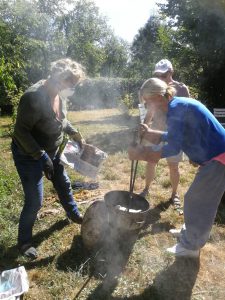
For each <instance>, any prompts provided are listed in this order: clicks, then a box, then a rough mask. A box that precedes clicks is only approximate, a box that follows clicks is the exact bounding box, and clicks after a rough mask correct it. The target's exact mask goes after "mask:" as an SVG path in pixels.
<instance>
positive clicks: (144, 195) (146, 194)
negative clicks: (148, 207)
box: [139, 188, 149, 198]
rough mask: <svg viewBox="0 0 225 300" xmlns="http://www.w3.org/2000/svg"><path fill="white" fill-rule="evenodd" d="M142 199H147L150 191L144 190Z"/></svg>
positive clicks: (141, 194)
mask: <svg viewBox="0 0 225 300" xmlns="http://www.w3.org/2000/svg"><path fill="white" fill-rule="evenodd" d="M139 195H140V196H141V197H143V198H145V197H147V196H148V195H149V190H148V189H146V188H145V189H143V191H142V192H141V193H140V194H139Z"/></svg>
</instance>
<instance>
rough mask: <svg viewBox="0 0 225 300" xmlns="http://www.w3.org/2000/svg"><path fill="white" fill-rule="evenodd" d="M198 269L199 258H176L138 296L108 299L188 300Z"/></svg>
mask: <svg viewBox="0 0 225 300" xmlns="http://www.w3.org/2000/svg"><path fill="white" fill-rule="evenodd" d="M199 268H200V261H199V258H198V259H188V258H177V259H176V260H175V261H174V263H173V264H172V265H171V266H169V267H168V268H167V269H166V270H163V271H162V272H160V273H159V274H157V275H156V277H155V280H154V282H153V284H152V285H151V286H149V287H147V288H146V289H145V290H144V292H143V293H141V294H140V295H136V296H131V297H110V298H108V299H111V300H190V299H191V295H192V289H193V287H194V284H195V282H196V278H197V275H198V272H199ZM94 299H96V300H97V298H93V300H94ZM105 299H107V298H105Z"/></svg>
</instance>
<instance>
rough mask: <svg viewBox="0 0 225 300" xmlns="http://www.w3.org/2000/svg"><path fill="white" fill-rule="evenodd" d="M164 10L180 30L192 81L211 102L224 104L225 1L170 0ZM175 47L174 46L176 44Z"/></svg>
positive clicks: (163, 6)
mask: <svg viewBox="0 0 225 300" xmlns="http://www.w3.org/2000/svg"><path fill="white" fill-rule="evenodd" d="M161 11H162V12H163V13H164V14H165V15H166V16H167V17H169V18H170V22H169V25H170V26H171V27H173V28H174V30H175V31H176V32H177V33H178V34H177V38H176V44H180V45H181V46H182V47H179V48H178V49H179V51H180V50H182V49H184V50H185V51H183V53H182V60H181V62H182V63H183V65H185V67H186V74H188V73H189V74H190V76H189V78H190V77H192V81H191V83H194V82H195V84H194V85H195V86H196V85H197V86H198V87H199V92H200V95H199V96H200V97H201V98H202V99H203V100H204V99H207V101H205V102H206V103H207V104H208V106H218V107H221V106H224V104H223V102H224V101H223V100H224V96H225V87H224V84H223V83H224V80H225V40H224V38H223V37H224V36H225V5H224V1H223V0H216V1H213V2H212V1H209V0H205V1H200V0H197V1H196V0H189V1H187V0H186V1H178V0H169V1H168V2H167V3H166V4H163V5H161ZM173 48H174V47H173Z"/></svg>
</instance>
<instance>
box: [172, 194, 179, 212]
mask: <svg viewBox="0 0 225 300" xmlns="http://www.w3.org/2000/svg"><path fill="white" fill-rule="evenodd" d="M171 200H172V203H173V206H174V209H176V210H178V209H180V207H181V202H180V197H179V195H178V194H175V195H174V196H172V197H171Z"/></svg>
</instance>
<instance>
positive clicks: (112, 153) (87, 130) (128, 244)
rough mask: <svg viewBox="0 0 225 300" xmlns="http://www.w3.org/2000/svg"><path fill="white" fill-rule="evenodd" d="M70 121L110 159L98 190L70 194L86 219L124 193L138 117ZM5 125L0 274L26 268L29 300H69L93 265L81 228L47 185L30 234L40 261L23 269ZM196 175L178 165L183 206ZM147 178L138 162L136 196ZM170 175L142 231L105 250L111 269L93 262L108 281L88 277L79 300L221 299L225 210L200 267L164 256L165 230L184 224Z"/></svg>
mask: <svg viewBox="0 0 225 300" xmlns="http://www.w3.org/2000/svg"><path fill="white" fill-rule="evenodd" d="M69 119H70V120H71V122H72V123H73V124H74V125H75V126H78V127H79V128H80V130H81V132H82V133H83V135H84V137H85V139H86V140H87V141H88V142H89V143H92V144H94V145H95V146H97V147H99V148H100V149H102V150H104V151H106V152H107V153H108V154H109V156H108V159H107V160H106V161H105V162H104V164H103V166H102V168H101V170H100V173H99V177H98V182H99V185H100V187H99V189H97V190H93V191H82V190H81V191H78V192H76V193H75V192H74V195H75V197H76V198H77V202H78V205H79V207H80V210H81V211H82V212H83V213H85V211H86V209H87V208H88V206H89V205H90V203H91V201H92V200H95V199H99V198H101V199H103V198H104V195H105V193H106V192H108V191H112V190H129V180H130V168H131V162H130V161H129V159H128V158H127V148H128V146H129V144H130V143H131V142H132V140H133V130H134V129H135V128H136V125H137V123H138V117H137V112H136V114H134V115H133V116H131V117H130V118H123V115H122V114H121V112H120V111H119V110H116V109H109V110H99V111H81V112H70V113H69ZM9 124H10V118H1V119H0V139H1V141H0V151H1V156H0V232H1V235H0V271H1V270H5V269H10V268H13V267H16V266H18V265H24V266H25V268H26V270H27V272H28V276H29V282H30V289H29V291H28V293H27V294H26V295H25V297H24V298H25V299H26V300H27V299H30V300H31V299H32V300H35V299H37V300H42V299H43V300H73V299H74V297H75V295H76V294H77V292H78V291H79V290H80V289H81V288H82V286H83V285H84V283H85V282H86V280H88V279H89V277H90V275H91V272H92V269H93V260H90V261H87V260H88V258H89V257H90V254H89V253H88V252H87V251H86V250H85V248H84V246H83V244H82V240H81V235H80V227H79V226H78V225H76V224H68V222H67V221H66V218H65V213H64V211H63V209H62V208H61V206H60V204H59V201H58V199H57V195H56V194H55V192H54V189H53V188H52V185H51V183H50V182H49V181H47V180H45V194H44V195H45V197H44V203H43V207H42V209H41V211H40V215H39V219H38V220H37V221H36V223H35V226H34V242H35V245H36V246H37V249H38V252H39V258H38V259H37V260H35V261H28V260H26V259H24V258H23V257H21V256H20V255H19V253H18V251H17V249H16V240H17V228H18V221H19V214H20V211H21V209H22V204H23V193H22V189H21V185H20V181H19V178H18V175H17V173H16V170H15V167H14V164H13V161H12V157H11V152H10V137H9V136H8V135H7V129H8V126H9ZM196 170H197V169H196V168H194V167H193V166H191V165H190V164H189V163H188V160H187V159H185V160H184V161H183V162H182V163H180V172H181V180H180V185H179V193H180V196H181V198H182V199H183V196H184V194H185V192H186V190H187V188H188V186H189V185H190V183H191V181H192V180H193V177H194V175H195V173H196ZM68 173H69V176H70V177H71V180H72V181H74V180H79V181H91V180H90V179H89V178H85V177H83V176H81V175H80V174H78V173H76V172H74V171H73V170H71V169H68ZM144 174H145V163H144V162H139V164H138V170H137V178H136V181H135V187H134V191H135V192H137V193H138V192H140V191H141V190H142V189H143V187H144ZM168 174H169V173H168V166H167V163H166V161H165V160H161V161H160V162H159V164H158V166H157V169H156V178H155V180H154V181H153V183H152V186H151V191H150V195H149V196H148V198H147V199H148V201H149V202H150V204H151V213H150V215H149V218H148V220H147V224H146V226H145V227H144V228H143V229H142V230H141V231H140V232H133V233H132V234H128V233H126V234H125V236H124V235H122V236H121V237H120V239H119V241H118V243H110V244H109V245H110V246H109V247H108V250H110V251H108V250H107V251H106V252H105V253H104V255H105V256H106V258H107V261H108V263H107V264H106V265H104V264H103V265H101V264H100V265H98V263H97V262H96V261H95V264H94V265H95V268H96V270H99V271H101V272H102V273H104V272H103V271H107V274H108V276H107V277H106V278H105V279H103V278H102V277H101V276H100V275H98V274H95V276H92V277H91V279H90V281H89V282H88V284H87V285H86V286H85V287H84V289H83V290H82V292H81V294H80V296H79V298H78V299H94V300H100V299H104V300H105V299H113V300H125V299H126V300H128V299H129V300H169V299H171V300H186V299H192V300H209V299H210V300H212V299H213V300H214V299H218V300H220V299H221V300H223V299H225V288H224V281H225V268H224V261H225V254H224V247H225V227H224V222H225V209H224V207H223V206H221V207H220V210H219V212H218V214H217V218H216V223H215V225H214V226H213V229H212V232H211V235H210V239H209V242H208V243H207V245H206V246H205V247H204V248H203V250H202V252H201V258H200V262H199V261H192V260H185V259H184V260H175V259H174V258H173V257H171V256H169V255H166V253H165V248H167V247H169V246H171V245H173V244H174V243H175V242H176V240H174V239H173V238H172V237H171V236H170V234H169V233H168V231H169V229H170V228H173V227H180V226H181V225H182V223H183V216H180V215H179V214H178V213H177V212H176V211H174V210H173V208H172V207H171V205H170V202H169V198H170V194H171V186H170V183H169V179H168ZM81 203H82V204H81ZM53 209H54V210H53ZM51 210H52V211H51ZM51 212H52V213H51ZM102 268H103V269H102ZM110 274H111V276H110ZM112 275H116V277H114V276H112Z"/></svg>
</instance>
